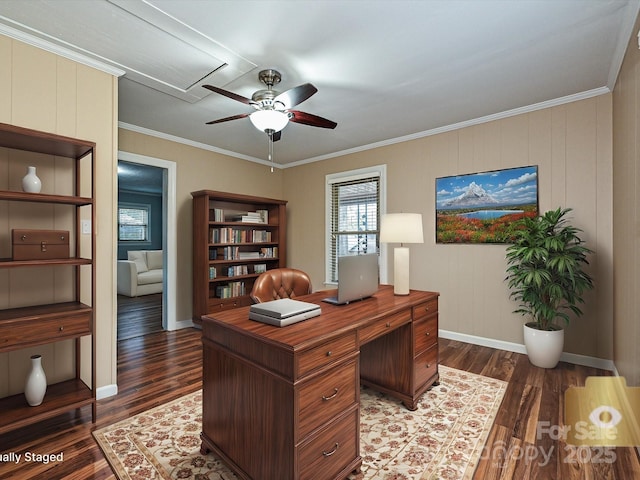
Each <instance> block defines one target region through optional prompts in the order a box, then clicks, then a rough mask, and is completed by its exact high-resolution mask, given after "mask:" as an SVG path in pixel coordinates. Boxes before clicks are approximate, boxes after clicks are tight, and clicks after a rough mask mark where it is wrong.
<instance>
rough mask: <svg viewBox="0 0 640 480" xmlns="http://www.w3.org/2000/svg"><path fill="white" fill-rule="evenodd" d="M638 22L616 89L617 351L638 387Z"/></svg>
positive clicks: (619, 361) (624, 370) (622, 369)
mask: <svg viewBox="0 0 640 480" xmlns="http://www.w3.org/2000/svg"><path fill="white" fill-rule="evenodd" d="M639 29H640V20H638V21H637V22H636V26H635V28H634V30H633V32H634V34H633V35H631V40H630V41H629V46H628V48H627V53H626V56H625V58H624V62H623V64H622V69H621V71H620V75H619V76H618V81H617V83H616V86H615V88H614V91H613V132H614V133H613V186H614V188H613V192H614V195H613V206H614V208H613V233H614V247H615V254H614V259H613V264H614V271H615V275H614V279H613V281H614V286H615V289H614V292H615V293H614V318H615V323H614V332H613V333H614V355H615V360H616V367H617V368H618V371H619V372H620V374H621V375H623V376H625V377H626V379H627V383H628V384H630V385H634V386H640V321H639V320H640V296H639V295H638V292H639V291H640V269H638V262H639V261H640V234H639V230H638V226H639V225H640V202H639V201H638V198H639V196H640V170H639V168H638V166H639V163H638V162H639V161H640V160H639V159H640V50H639V49H638V43H637V41H638V40H637V37H636V34H637V32H638V30H639Z"/></svg>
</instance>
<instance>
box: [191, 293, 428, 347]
mask: <svg viewBox="0 0 640 480" xmlns="http://www.w3.org/2000/svg"><path fill="white" fill-rule="evenodd" d="M335 294H336V290H324V291H319V292H314V293H312V294H310V295H304V296H301V297H296V300H301V301H305V302H310V303H315V304H317V305H319V306H320V308H321V310H322V314H321V315H319V316H317V317H314V318H310V319H308V320H304V321H301V322H298V323H294V324H292V325H288V326H286V327H276V326H273V325H269V324H266V323H261V322H257V321H254V320H250V319H249V308H250V307H241V308H236V309H233V310H227V311H224V312H220V313H216V314H210V315H204V316H203V317H202V330H203V336H204V337H208V338H213V337H214V336H217V333H219V329H220V328H223V329H226V330H229V331H233V332H235V333H240V334H242V335H245V336H249V337H254V338H259V339H260V340H261V341H266V342H273V343H277V344H281V345H283V346H284V345H286V346H288V347H289V348H291V349H293V350H297V349H299V348H305V347H307V346H309V344H310V343H317V342H318V341H320V340H328V339H330V338H332V337H335V336H338V335H341V334H343V333H345V332H348V331H350V330H356V329H358V328H361V327H363V326H365V325H367V324H369V323H372V322H375V321H376V320H377V319H379V318H382V317H386V316H388V315H393V314H394V313H397V312H400V311H401V310H404V309H407V308H410V307H413V306H415V305H418V304H420V303H423V302H428V301H432V300H434V299H436V298H437V297H438V296H439V294H438V293H437V292H426V291H421V290H411V292H410V293H409V295H394V294H393V286H390V285H381V286H380V288H379V290H378V292H377V293H375V294H374V295H373V296H372V297H369V298H366V299H364V300H360V301H357V302H352V303H349V304H347V305H332V304H329V303H326V302H323V301H322V299H324V298H326V297H330V296H333V295H335ZM216 330H217V331H218V332H216Z"/></svg>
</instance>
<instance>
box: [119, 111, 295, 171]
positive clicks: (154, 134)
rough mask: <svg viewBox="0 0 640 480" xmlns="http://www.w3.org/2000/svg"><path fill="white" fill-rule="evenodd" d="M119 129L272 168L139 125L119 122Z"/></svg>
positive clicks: (239, 154)
mask: <svg viewBox="0 0 640 480" xmlns="http://www.w3.org/2000/svg"><path fill="white" fill-rule="evenodd" d="M118 128H122V129H124V130H129V131H131V132H136V133H141V134H143V135H149V136H151V137H156V138H160V139H163V140H169V141H171V142H176V143H181V144H183V145H188V146H190V147H195V148H200V149H202V150H208V151H210V152H215V153H219V154H221V155H226V156H228V157H234V158H240V159H241V160H247V161H249V162H255V163H259V164H261V165H266V166H268V167H270V166H271V162H268V161H266V160H262V159H261V158H256V157H251V156H249V155H243V154H241V153H237V152H232V151H231V150H224V149H222V148H218V147H214V146H212V145H207V144H206V143H201V142H196V141H194V140H189V139H187V138H182V137H177V136H175V135H170V134H168V133H163V132H158V131H156V130H151V129H149V128H145V127H140V126H138V125H132V124H130V123H125V122H118ZM273 168H278V169H282V168H283V166H282V165H278V164H277V163H275V164H274V165H273Z"/></svg>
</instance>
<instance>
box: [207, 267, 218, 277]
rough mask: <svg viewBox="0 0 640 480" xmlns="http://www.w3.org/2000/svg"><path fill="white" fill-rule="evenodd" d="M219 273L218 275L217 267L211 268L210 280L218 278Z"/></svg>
mask: <svg viewBox="0 0 640 480" xmlns="http://www.w3.org/2000/svg"><path fill="white" fill-rule="evenodd" d="M216 276H217V273H216V267H213V266H210V267H209V280H213V279H214V278H216Z"/></svg>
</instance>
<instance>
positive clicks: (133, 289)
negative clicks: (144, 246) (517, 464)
mask: <svg viewBox="0 0 640 480" xmlns="http://www.w3.org/2000/svg"><path fill="white" fill-rule="evenodd" d="M162 280H163V266H162V250H135V251H133V250H132V251H129V252H127V260H118V294H119V295H126V296H127V297H138V296H140V295H150V294H152V293H162Z"/></svg>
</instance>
